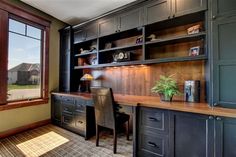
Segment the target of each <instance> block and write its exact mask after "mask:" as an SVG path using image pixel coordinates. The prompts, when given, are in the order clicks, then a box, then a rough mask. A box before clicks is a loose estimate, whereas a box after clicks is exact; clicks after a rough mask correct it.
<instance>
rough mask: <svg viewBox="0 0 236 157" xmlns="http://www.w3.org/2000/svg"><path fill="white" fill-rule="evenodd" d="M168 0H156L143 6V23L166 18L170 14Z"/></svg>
mask: <svg viewBox="0 0 236 157" xmlns="http://www.w3.org/2000/svg"><path fill="white" fill-rule="evenodd" d="M170 5H171V3H170V0H157V1H153V2H152V3H148V4H147V5H145V6H144V15H145V17H144V19H145V24H146V25H147V24H151V23H155V22H159V21H163V20H166V19H168V18H170V16H171V7H170Z"/></svg>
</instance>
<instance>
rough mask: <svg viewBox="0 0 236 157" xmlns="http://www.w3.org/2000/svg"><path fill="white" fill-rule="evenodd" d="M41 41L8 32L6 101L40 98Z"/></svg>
mask: <svg viewBox="0 0 236 157" xmlns="http://www.w3.org/2000/svg"><path fill="white" fill-rule="evenodd" d="M40 67H41V41H40V40H37V39H33V38H29V37H27V36H23V35H19V34H15V33H12V32H9V52H8V101H12V100H22V99H32V98H40V97H41V87H40V83H41V74H40V73H41V71H40Z"/></svg>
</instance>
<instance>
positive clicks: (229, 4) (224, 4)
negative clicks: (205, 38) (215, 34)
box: [211, 0, 236, 19]
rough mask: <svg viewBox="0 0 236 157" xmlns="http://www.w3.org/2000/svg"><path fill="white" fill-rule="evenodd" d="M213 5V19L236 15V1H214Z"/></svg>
mask: <svg viewBox="0 0 236 157" xmlns="http://www.w3.org/2000/svg"><path fill="white" fill-rule="evenodd" d="M211 5H212V18H213V19H215V18H219V17H222V16H232V15H233V14H234V15H236V1H235V0H227V1H226V0H214V2H212V3H211Z"/></svg>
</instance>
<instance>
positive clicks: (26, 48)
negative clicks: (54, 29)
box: [8, 19, 41, 69]
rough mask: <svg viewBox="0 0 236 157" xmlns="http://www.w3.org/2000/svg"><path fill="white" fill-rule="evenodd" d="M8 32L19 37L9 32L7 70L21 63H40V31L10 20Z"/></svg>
mask: <svg viewBox="0 0 236 157" xmlns="http://www.w3.org/2000/svg"><path fill="white" fill-rule="evenodd" d="M9 30H10V31H12V32H16V33H19V34H21V35H19V34H15V33H12V32H9V48H8V51H9V53H8V55H9V56H8V69H11V68H13V67H15V66H17V65H19V64H21V63H40V47H41V41H40V40H38V39H40V38H41V30H40V29H37V28H34V27H31V26H29V25H25V24H23V23H20V22H17V21H14V20H11V19H10V20H9ZM23 35H27V36H30V37H33V38H37V39H33V38H29V37H26V36H23Z"/></svg>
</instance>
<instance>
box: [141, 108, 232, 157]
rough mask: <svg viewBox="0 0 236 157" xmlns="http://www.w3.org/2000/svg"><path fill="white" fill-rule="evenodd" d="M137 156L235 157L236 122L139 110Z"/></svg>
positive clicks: (156, 110)
mask: <svg viewBox="0 0 236 157" xmlns="http://www.w3.org/2000/svg"><path fill="white" fill-rule="evenodd" d="M137 116H138V122H137V137H138V140H137V154H138V156H139V157H233V156H236V150H235V145H236V132H235V130H236V119H233V118H225V117H214V116H211V115H201V114H193V113H185V112H175V111H170V110H162V109H156V108H147V107H140V108H138V113H137Z"/></svg>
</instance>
